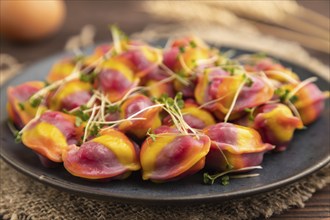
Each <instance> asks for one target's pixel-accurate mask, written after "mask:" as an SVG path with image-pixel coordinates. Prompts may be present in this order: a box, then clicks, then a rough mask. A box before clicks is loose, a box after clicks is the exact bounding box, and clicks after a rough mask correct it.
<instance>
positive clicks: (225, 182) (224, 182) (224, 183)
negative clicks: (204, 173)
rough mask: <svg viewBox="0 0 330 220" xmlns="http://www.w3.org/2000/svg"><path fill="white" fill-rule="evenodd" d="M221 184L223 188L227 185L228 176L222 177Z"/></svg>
mask: <svg viewBox="0 0 330 220" xmlns="http://www.w3.org/2000/svg"><path fill="white" fill-rule="evenodd" d="M221 184H222V185H223V186H226V185H228V184H229V176H228V175H226V176H223V177H222V178H221Z"/></svg>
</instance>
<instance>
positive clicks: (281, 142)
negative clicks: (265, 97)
mask: <svg viewBox="0 0 330 220" xmlns="http://www.w3.org/2000/svg"><path fill="white" fill-rule="evenodd" d="M251 117H252V118H251ZM253 117H254V119H253ZM246 122H247V123H246ZM237 123H239V124H242V125H245V126H249V127H252V128H254V129H256V130H257V131H258V132H259V134H260V135H261V137H262V140H263V141H264V142H266V143H270V144H273V145H275V146H276V148H275V150H277V151H283V150H285V149H286V148H287V145H288V143H289V142H290V141H291V139H292V137H293V134H294V131H295V129H301V128H303V127H304V125H303V123H302V121H301V120H300V119H299V118H298V117H296V116H294V115H293V114H292V112H291V110H290V109H289V107H287V106H286V105H284V104H281V103H276V104H265V105H262V106H260V107H258V108H257V109H255V111H254V113H253V114H252V115H248V116H247V117H244V118H242V119H240V120H238V121H237Z"/></svg>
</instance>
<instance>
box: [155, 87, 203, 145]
mask: <svg viewBox="0 0 330 220" xmlns="http://www.w3.org/2000/svg"><path fill="white" fill-rule="evenodd" d="M154 101H155V102H156V103H158V104H162V105H163V106H162V108H163V109H164V110H165V111H166V112H167V113H168V114H169V115H170V117H171V119H172V121H173V123H174V125H175V127H176V128H177V129H178V130H179V132H180V133H182V134H185V135H188V134H189V132H191V133H193V134H194V135H195V136H196V137H197V138H198V132H197V131H196V130H195V129H193V128H192V127H190V126H189V125H188V124H187V123H186V122H185V120H184V119H183V115H182V112H181V109H180V108H182V107H183V106H184V102H183V100H182V93H177V94H176V96H175V97H174V99H173V98H171V97H169V96H168V95H162V96H161V97H160V98H158V99H155V100H154Z"/></svg>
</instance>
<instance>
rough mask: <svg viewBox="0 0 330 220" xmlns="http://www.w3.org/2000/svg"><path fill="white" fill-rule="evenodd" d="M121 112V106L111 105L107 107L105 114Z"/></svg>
mask: <svg viewBox="0 0 330 220" xmlns="http://www.w3.org/2000/svg"><path fill="white" fill-rule="evenodd" d="M119 111H120V107H119V105H111V106H108V107H106V109H105V112H106V113H116V112H119Z"/></svg>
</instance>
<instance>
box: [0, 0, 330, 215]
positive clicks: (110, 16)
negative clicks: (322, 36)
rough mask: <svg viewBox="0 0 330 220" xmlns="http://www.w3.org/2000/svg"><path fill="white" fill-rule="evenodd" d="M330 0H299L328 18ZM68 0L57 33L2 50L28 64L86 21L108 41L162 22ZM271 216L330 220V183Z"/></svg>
mask: <svg viewBox="0 0 330 220" xmlns="http://www.w3.org/2000/svg"><path fill="white" fill-rule="evenodd" d="M329 2H330V0H322V1H320V0H305V1H299V4H301V5H303V6H305V7H308V8H310V9H312V10H315V11H318V12H319V13H322V14H324V15H326V16H328V17H329V12H330V6H329ZM66 3H67V10H68V11H67V12H68V13H67V18H66V21H65V24H64V26H63V28H62V29H61V30H60V32H59V33H58V34H57V35H56V36H53V37H50V38H48V39H45V40H43V41H41V42H35V43H32V44H14V43H11V42H8V41H6V40H5V39H1V40H0V43H1V53H8V54H10V55H12V56H14V57H16V58H17V59H18V60H19V62H22V63H25V64H29V63H31V62H33V61H36V60H38V59H41V58H43V57H46V56H49V55H51V54H53V53H56V52H60V51H62V50H63V48H64V45H65V42H66V41H67V39H68V38H69V37H70V36H73V35H76V34H78V33H79V32H80V30H81V28H82V27H83V26H84V25H86V24H92V25H94V26H95V27H96V29H97V33H96V39H95V40H96V41H106V40H109V39H110V33H109V31H108V29H107V26H108V24H112V23H116V24H118V25H119V26H120V27H121V28H122V29H123V30H124V31H125V32H127V33H133V32H136V31H140V30H142V29H143V28H144V27H145V26H146V25H147V24H148V23H155V22H159V23H162V21H160V20H157V19H156V18H154V17H152V16H150V15H146V14H144V13H142V12H141V10H140V2H139V1H100V0H95V1H86V0H85V1H84V0H71V1H66ZM329 25H330V24H329ZM261 31H262V30H261ZM309 52H310V53H311V54H312V55H313V56H314V57H317V58H318V59H320V60H321V61H322V62H324V63H326V64H327V65H329V64H330V61H329V55H327V54H324V53H321V52H315V51H312V50H309ZM271 219H330V186H329V185H328V186H327V187H325V188H324V189H323V190H320V191H318V192H316V193H315V195H314V196H313V197H312V199H310V200H309V201H308V202H307V203H306V207H305V208H303V209H295V208H294V209H291V210H290V211H287V212H285V213H283V214H282V215H278V216H274V217H272V218H271Z"/></svg>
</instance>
